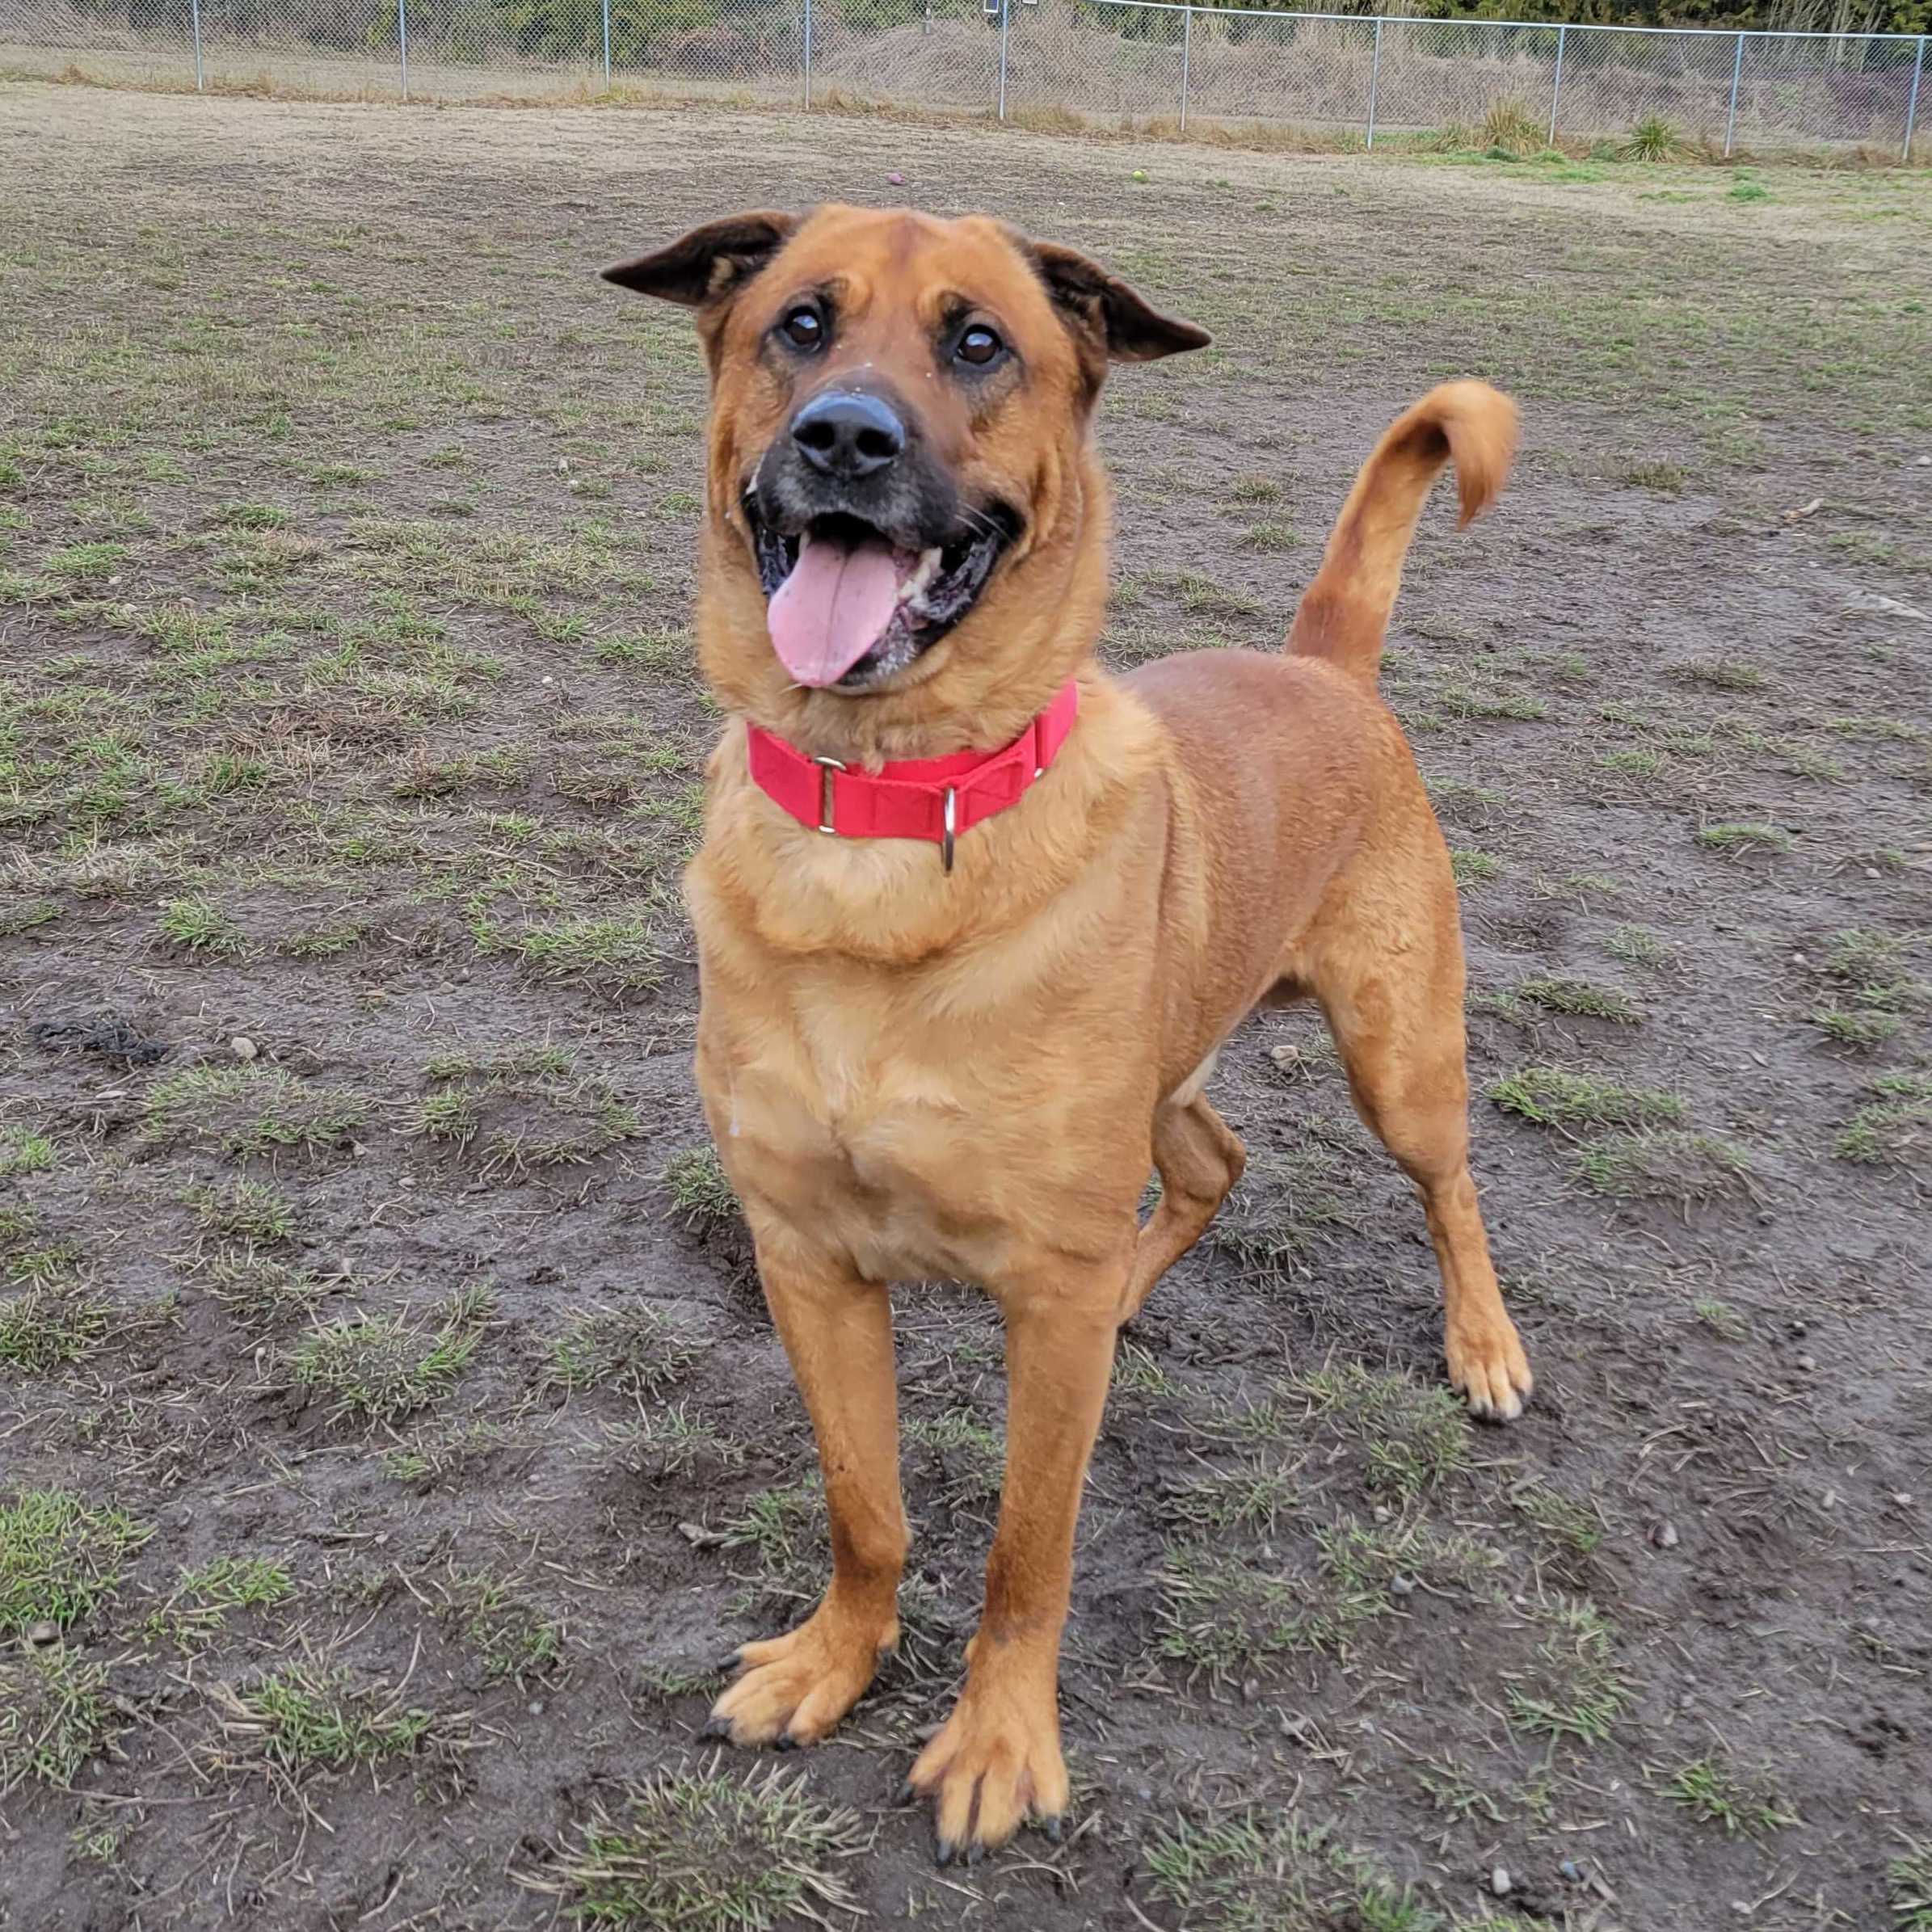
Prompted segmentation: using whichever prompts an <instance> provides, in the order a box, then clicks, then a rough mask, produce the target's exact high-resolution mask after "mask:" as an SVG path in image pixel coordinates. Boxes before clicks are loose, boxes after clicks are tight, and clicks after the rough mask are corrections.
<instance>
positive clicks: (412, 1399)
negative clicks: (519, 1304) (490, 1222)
mask: <svg viewBox="0 0 1932 1932" xmlns="http://www.w3.org/2000/svg"><path fill="white" fill-rule="evenodd" d="M489 1305H490V1304H489V1295H488V1291H487V1290H485V1289H482V1288H480V1287H475V1286H472V1287H469V1288H466V1289H465V1290H462V1291H461V1293H460V1294H457V1295H455V1296H452V1298H451V1299H450V1300H449V1301H448V1302H447V1303H444V1305H443V1307H442V1309H441V1310H440V1311H439V1313H438V1314H437V1315H431V1318H430V1319H428V1320H423V1319H421V1318H418V1319H415V1320H410V1319H408V1318H406V1317H404V1316H402V1315H368V1314H362V1315H346V1316H344V1317H343V1319H342V1320H339V1321H333V1322H329V1323H326V1324H324V1325H322V1327H320V1328H312V1329H310V1330H309V1332H308V1333H307V1334H306V1335H305V1336H302V1337H301V1339H300V1340H299V1341H297V1342H296V1344H295V1345H294V1346H293V1348H291V1349H289V1350H288V1357H287V1363H286V1368H287V1373H288V1377H289V1379H290V1380H291V1381H292V1382H293V1383H295V1384H296V1386H297V1387H301V1388H305V1389H310V1390H313V1391H314V1392H315V1393H316V1394H318V1395H321V1396H322V1397H323V1398H325V1399H326V1400H327V1401H328V1402H329V1403H330V1414H331V1416H333V1417H334V1418H335V1419H337V1420H340V1419H343V1418H345V1417H347V1418H352V1419H353V1420H355V1421H360V1422H368V1423H394V1422H399V1421H402V1419H403V1418H404V1417H405V1416H410V1415H413V1414H415V1412H416V1411H417V1410H418V1409H420V1408H427V1407H428V1405H429V1404H431V1403H432V1402H434V1401H435V1400H436V1399H437V1397H438V1396H440V1395H444V1393H446V1392H447V1391H448V1389H449V1388H450V1387H451V1386H452V1384H453V1383H454V1382H455V1381H456V1379H457V1376H458V1375H460V1374H461V1373H462V1372H463V1370H464V1369H465V1367H466V1366H468V1364H469V1358H470V1357H471V1356H473V1355H474V1353H476V1350H477V1346H478V1344H479V1343H480V1342H481V1341H482V1338H483V1331H484V1328H485V1326H486V1323H487V1320H488V1316H489Z"/></svg>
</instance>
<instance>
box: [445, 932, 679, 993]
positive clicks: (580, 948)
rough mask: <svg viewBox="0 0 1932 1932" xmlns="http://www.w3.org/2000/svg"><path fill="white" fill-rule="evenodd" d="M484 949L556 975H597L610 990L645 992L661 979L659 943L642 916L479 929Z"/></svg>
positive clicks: (568, 976) (574, 977)
mask: <svg viewBox="0 0 1932 1932" xmlns="http://www.w3.org/2000/svg"><path fill="white" fill-rule="evenodd" d="M476 939H477V943H478V945H479V946H481V947H482V949H483V950H484V951H485V952H486V953H492V952H503V953H509V954H511V956H512V957H513V958H517V959H520V960H521V961H522V962H524V965H525V966H528V967H529V968H530V969H531V970H532V971H534V972H537V973H540V974H543V975H544V976H545V978H547V979H595V980H596V982H597V983H599V984H600V986H603V987H607V988H608V989H609V990H611V991H620V992H640V991H648V990H649V989H650V987H654V986H655V985H656V984H657V983H658V981H659V979H660V978H661V977H662V966H661V963H660V961H659V952H658V947H657V945H656V942H655V941H654V940H653V939H652V938H651V937H650V932H649V930H648V929H647V928H646V926H645V924H644V922H643V921H642V920H638V919H569V920H559V921H558V922H557V923H556V924H554V925H527V926H520V927H516V928H509V927H502V926H495V925H492V924H489V923H488V922H484V923H483V924H481V925H479V926H478V928H476Z"/></svg>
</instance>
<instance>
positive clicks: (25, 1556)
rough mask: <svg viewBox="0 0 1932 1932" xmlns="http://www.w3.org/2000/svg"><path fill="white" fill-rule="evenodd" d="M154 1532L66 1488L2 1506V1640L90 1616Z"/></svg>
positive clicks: (116, 1586)
mask: <svg viewBox="0 0 1932 1932" xmlns="http://www.w3.org/2000/svg"><path fill="white" fill-rule="evenodd" d="M152 1534H154V1531H153V1530H152V1527H151V1526H149V1525H148V1524H146V1523H141V1522H136V1520H135V1519H134V1518H133V1517H131V1516H129V1515H128V1514H127V1513H125V1512H124V1511H122V1510H120V1509H114V1508H112V1506H111V1505H107V1504H95V1503H90V1502H87V1501H85V1500H84V1499H83V1498H82V1497H80V1496H75V1495H74V1494H72V1493H71V1492H69V1491H67V1490H65V1489H30V1490H27V1491H24V1492H21V1493H20V1494H19V1495H17V1496H15V1499H14V1501H12V1502H11V1503H6V1504H0V1635H14V1634H15V1633H16V1632H19V1631H24V1630H26V1629H27V1628H28V1627H30V1626H32V1625H33V1624H36V1623H52V1624H54V1625H56V1626H57V1627H59V1628H60V1629H61V1630H66V1629H68V1628H69V1627H71V1626H72V1625H74V1624H75V1623H79V1622H80V1621H81V1620H82V1618H86V1617H87V1616H89V1615H90V1614H92V1613H93V1612H94V1610H95V1609H96V1608H97V1607H99V1606H100V1605H101V1604H103V1603H104V1602H107V1601H108V1600H109V1599H110V1598H111V1597H113V1595H114V1594H115V1593H116V1590H117V1589H119V1587H120V1580H121V1566H122V1565H123V1564H124V1563H125V1562H126V1561H127V1559H128V1557H130V1556H131V1555H133V1554H134V1552H135V1551H137V1550H138V1549H140V1547H141V1545H142V1544H143V1543H145V1542H146V1541H147V1539H148V1538H149V1536H150V1535H152Z"/></svg>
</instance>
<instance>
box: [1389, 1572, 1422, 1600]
mask: <svg viewBox="0 0 1932 1932" xmlns="http://www.w3.org/2000/svg"><path fill="white" fill-rule="evenodd" d="M1389 1588H1390V1589H1391V1590H1392V1591H1394V1592H1395V1594H1396V1595H1397V1596H1398V1597H1412V1596H1414V1595H1415V1593H1416V1580H1415V1578H1414V1577H1412V1576H1391V1577H1390V1579H1389Z"/></svg>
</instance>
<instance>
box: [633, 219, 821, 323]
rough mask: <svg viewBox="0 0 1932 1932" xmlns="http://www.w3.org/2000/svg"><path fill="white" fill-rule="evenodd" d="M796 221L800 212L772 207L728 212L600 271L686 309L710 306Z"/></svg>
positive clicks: (759, 263)
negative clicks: (783, 211)
mask: <svg viewBox="0 0 1932 1932" xmlns="http://www.w3.org/2000/svg"><path fill="white" fill-rule="evenodd" d="M797 226H798V217H797V216H796V215H781V214H776V213H772V212H771V211H769V210H761V211H759V212H757V213H751V214H743V215H726V217H724V218H723V219H722V221H707V222H706V223H705V225H704V226H703V227H702V228H694V229H692V231H691V232H690V234H688V235H682V236H680V238H678V239H677V240H676V241H675V242H670V243H669V244H667V246H664V247H663V248H660V249H659V250H656V251H655V253H654V254H651V255H639V256H638V259H636V260H635V261H634V262H613V263H612V264H611V265H610V267H608V268H606V269H604V270H603V271H601V272H602V274H603V276H604V280H605V281H607V282H615V283H616V284H617V286H618V287H619V288H631V289H634V290H636V292H637V293H638V294H639V295H655V296H657V297H659V298H660V299H661V300H662V301H667V302H678V303H681V304H682V305H684V307H685V308H687V309H705V308H709V306H710V305H711V304H712V303H713V302H715V301H720V300H722V298H723V297H726V296H727V295H729V294H730V293H731V291H732V290H733V289H734V288H736V287H737V286H738V285H739V283H740V282H743V281H744V280H747V279H748V278H749V277H750V276H754V275H756V274H757V272H758V271H759V270H760V269H761V268H762V267H764V265H765V263H767V262H768V261H770V260H771V259H772V256H773V255H776V254H777V252H778V250H780V249H781V248H782V247H783V246H785V242H787V241H788V240H789V238H790V236H791V233H792V230H793V229H795V228H796V227H797Z"/></svg>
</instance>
